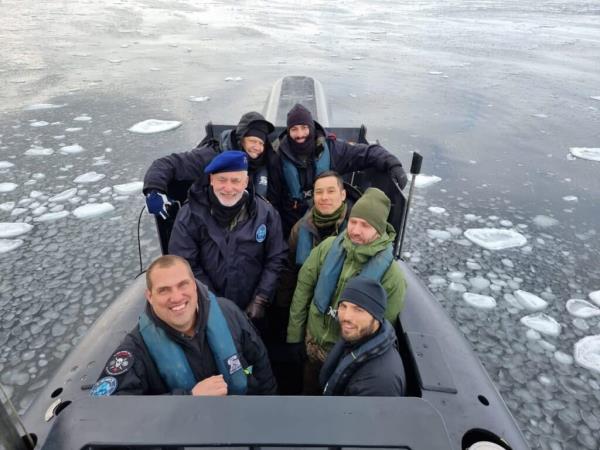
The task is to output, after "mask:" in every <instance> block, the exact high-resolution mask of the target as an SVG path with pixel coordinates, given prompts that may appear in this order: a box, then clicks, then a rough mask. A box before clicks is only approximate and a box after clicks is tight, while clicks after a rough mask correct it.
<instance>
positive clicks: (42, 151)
mask: <svg viewBox="0 0 600 450" xmlns="http://www.w3.org/2000/svg"><path fill="white" fill-rule="evenodd" d="M52 153H54V150H52V149H51V148H42V147H37V146H34V147H31V148H30V149H29V150H27V151H26V152H25V155H27V156H50V155H51V154H52Z"/></svg>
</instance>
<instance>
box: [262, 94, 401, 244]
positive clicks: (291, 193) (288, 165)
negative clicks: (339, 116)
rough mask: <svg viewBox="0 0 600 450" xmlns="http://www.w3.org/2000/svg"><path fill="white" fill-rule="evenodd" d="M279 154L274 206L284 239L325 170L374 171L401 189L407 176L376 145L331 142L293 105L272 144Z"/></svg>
mask: <svg viewBox="0 0 600 450" xmlns="http://www.w3.org/2000/svg"><path fill="white" fill-rule="evenodd" d="M274 146H275V147H276V148H275V150H276V151H277V152H278V154H279V161H278V162H279V169H280V174H279V175H278V176H277V178H278V180H277V181H279V182H281V191H282V192H281V194H280V195H281V198H280V199H279V203H278V204H277V205H278V206H277V208H278V211H279V214H281V222H282V225H283V232H284V236H288V235H289V233H290V230H291V229H292V227H293V226H294V224H295V223H296V222H297V221H298V220H300V218H302V216H303V215H304V214H305V213H306V211H307V210H308V208H309V207H310V206H311V205H310V200H311V198H312V186H313V184H314V181H315V178H316V176H317V175H319V174H320V173H323V172H325V171H327V170H334V171H336V172H337V173H339V174H340V175H344V174H347V173H351V172H355V171H358V170H365V169H368V168H376V169H377V170H378V171H380V172H389V173H390V175H391V177H392V179H393V180H394V181H395V182H396V183H397V184H398V185H399V186H400V188H404V186H406V182H407V180H408V179H407V177H406V173H405V172H404V169H403V168H402V164H401V163H400V161H399V160H398V158H396V157H395V156H394V155H392V154H391V153H390V152H388V151H387V150H386V149H385V148H383V147H382V146H381V145H379V144H372V145H367V144H350V143H348V142H345V141H342V140H339V139H335V137H334V136H333V135H329V134H328V133H327V132H326V130H325V129H324V128H323V127H322V126H321V125H320V124H319V123H318V122H316V121H315V120H313V117H312V114H311V113H310V111H309V110H308V109H306V108H305V107H304V106H302V105H300V104H296V105H295V106H294V107H293V108H292V109H291V110H290V111H289V112H288V115H287V129H286V131H285V133H284V134H282V135H281V136H280V137H279V141H278V142H276V143H275V144H274Z"/></svg>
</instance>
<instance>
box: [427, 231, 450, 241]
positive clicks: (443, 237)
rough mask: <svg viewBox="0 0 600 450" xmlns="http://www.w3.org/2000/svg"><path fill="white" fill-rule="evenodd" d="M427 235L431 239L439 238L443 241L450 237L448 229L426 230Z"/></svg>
mask: <svg viewBox="0 0 600 450" xmlns="http://www.w3.org/2000/svg"><path fill="white" fill-rule="evenodd" d="M427 236H429V237H430V238H431V239H439V240H440V241H445V240H447V239H450V238H451V237H452V234H450V232H449V231H446V230H427Z"/></svg>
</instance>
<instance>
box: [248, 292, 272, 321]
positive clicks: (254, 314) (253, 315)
mask: <svg viewBox="0 0 600 450" xmlns="http://www.w3.org/2000/svg"><path fill="white" fill-rule="evenodd" d="M267 306H269V301H268V300H267V298H266V297H264V296H262V295H260V294H256V295H255V296H254V299H253V300H252V301H251V302H250V303H249V304H248V306H246V315H247V316H248V318H249V319H250V320H260V319H262V318H263V317H265V313H266V310H267Z"/></svg>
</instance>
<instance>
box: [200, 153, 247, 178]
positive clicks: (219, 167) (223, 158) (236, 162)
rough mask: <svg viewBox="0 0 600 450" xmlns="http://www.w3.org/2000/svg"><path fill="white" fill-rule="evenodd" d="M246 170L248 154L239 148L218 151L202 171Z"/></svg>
mask: <svg viewBox="0 0 600 450" xmlns="http://www.w3.org/2000/svg"><path fill="white" fill-rule="evenodd" d="M241 170H248V155H246V152H241V151H239V150H228V151H226V152H223V153H220V154H219V155H217V156H216V157H215V158H213V160H212V161H211V162H210V163H209V164H208V166H206V167H205V168H204V173H221V172H239V171H241Z"/></svg>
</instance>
